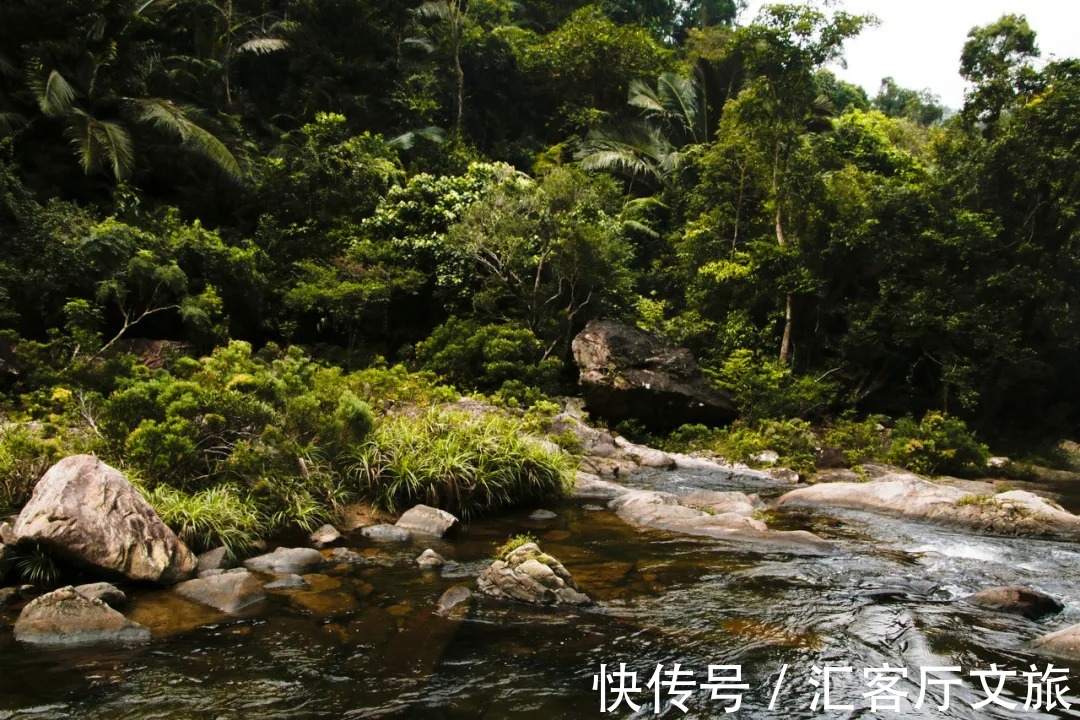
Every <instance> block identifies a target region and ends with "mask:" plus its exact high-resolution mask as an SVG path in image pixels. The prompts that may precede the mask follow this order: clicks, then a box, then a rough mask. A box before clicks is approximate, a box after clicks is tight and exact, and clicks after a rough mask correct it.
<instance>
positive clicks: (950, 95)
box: [742, 0, 1080, 109]
mask: <svg viewBox="0 0 1080 720" xmlns="http://www.w3.org/2000/svg"><path fill="white" fill-rule="evenodd" d="M788 1H792V0H788ZM794 1H795V2H797V1H798V0H794ZM773 2H775V0H773ZM765 4H771V3H770V2H768V1H767V0H766V1H763V0H750V7H749V8H748V9H747V10H746V11H745V12H744V13H743V16H742V20H743V22H744V23H745V22H748V21H749V20H752V19H753V18H754V16H755V15H757V11H758V9H759V8H760V7H761V6H762V5H765ZM841 7H843V9H844V10H846V11H848V12H852V13H871V14H873V15H876V16H877V17H878V18H879V19H880V20H881V25H880V26H878V27H876V28H871V29H868V30H864V31H863V34H862V35H860V36H859V37H858V38H856V39H855V40H852V41H850V42H848V43H847V45H846V52H845V57H846V58H847V63H848V67H847V69H846V70H844V69H842V68H833V69H834V71H835V72H836V74H837V75H838V76H839V77H841V78H843V79H844V80H847V81H848V82H853V83H857V84H859V85H862V86H863V87H864V88H866V92H867V93H869V95H870V97H874V95H876V94H877V90H878V86H879V85H880V83H881V79H882V78H883V77H886V76H890V75H891V76H892V77H894V78H895V79H896V81H897V82H898V83H899V84H900V85H901V86H903V87H908V88H912V89H915V90H922V89H923V88H929V89H930V90H931V91H932V92H934V93H935V94H937V95H938V96H939V97H940V98H941V100H942V102H943V103H944V104H945V105H946V106H948V107H951V108H954V109H958V108H959V107H960V106H961V104H963V100H964V88H965V85H966V83H965V82H964V79H963V78H962V77H960V73H959V68H960V51H961V50H962V49H963V47H964V42H965V40H966V39H967V34H968V31H969V30H971V28H972V27H974V26H976V25H986V24H988V23H991V22H993V21H994V20H996V19H998V18H999V17H1001V16H1002V15H1003V14H1005V13H1016V14H1022V15H1026V16H1027V19H1028V23H1030V25H1031V27H1032V29H1034V30H1035V32H1036V33H1038V44H1039V48H1040V49H1041V50H1042V59H1043V60H1044V61H1045V60H1046V59H1048V58H1050V57H1051V56H1053V55H1056V56H1057V57H1058V58H1064V57H1080V1H1078V0H843V2H842V5H841Z"/></svg>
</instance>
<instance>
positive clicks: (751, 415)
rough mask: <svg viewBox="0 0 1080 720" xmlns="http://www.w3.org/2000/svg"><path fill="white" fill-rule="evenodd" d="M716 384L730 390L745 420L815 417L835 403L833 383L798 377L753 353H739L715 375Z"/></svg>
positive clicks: (744, 351)
mask: <svg viewBox="0 0 1080 720" xmlns="http://www.w3.org/2000/svg"><path fill="white" fill-rule="evenodd" d="M716 380H717V382H718V383H719V384H720V385H721V386H723V387H724V388H726V389H728V390H729V391H731V393H732V394H733V395H734V396H735V403H736V405H738V408H739V415H740V417H742V418H744V419H746V420H750V421H753V420H757V419H759V418H790V417H813V416H815V415H821V414H822V413H824V412H825V411H826V410H827V409H828V407H829V406H830V405H831V404H832V402H833V399H834V395H835V388H834V386H833V385H831V384H830V383H828V382H826V381H824V380H819V379H814V378H811V377H806V376H801V377H800V376H797V375H794V374H793V373H792V372H791V369H790V368H789V367H787V366H786V365H784V364H782V363H780V362H778V361H776V360H773V359H771V358H766V357H762V356H761V355H758V354H755V353H754V352H753V351H751V350H736V351H735V352H733V353H732V354H731V355H729V356H728V358H727V359H726V360H725V361H724V363H723V364H722V365H721V367H720V369H719V371H718V372H717V373H716Z"/></svg>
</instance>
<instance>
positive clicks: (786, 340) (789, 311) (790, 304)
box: [772, 142, 795, 365]
mask: <svg viewBox="0 0 1080 720" xmlns="http://www.w3.org/2000/svg"><path fill="white" fill-rule="evenodd" d="M779 174H780V143H779V142H778V143H776V152H775V155H774V156H773V182H772V194H773V202H775V203H776V243H777V244H778V245H779V246H780V247H785V246H786V245H787V238H786V237H785V236H784V211H783V209H782V208H781V207H780V187H779ZM794 305H795V299H794V297H792V294H791V293H788V294H787V298H786V302H785V303H784V337H783V339H782V340H781V341H780V362H781V363H783V364H784V365H787V364H788V363H789V362H790V361H791V318H792V315H793V314H794Z"/></svg>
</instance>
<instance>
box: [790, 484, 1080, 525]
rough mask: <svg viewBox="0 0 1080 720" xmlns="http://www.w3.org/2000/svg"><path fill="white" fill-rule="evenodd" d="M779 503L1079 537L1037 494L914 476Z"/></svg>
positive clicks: (816, 489)
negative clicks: (978, 489)
mask: <svg viewBox="0 0 1080 720" xmlns="http://www.w3.org/2000/svg"><path fill="white" fill-rule="evenodd" d="M776 504H777V505H796V506H807V507H820V508H846V509H850V510H865V511H869V512H878V513H885V514H890V515H897V516H900V517H905V518H909V519H912V520H922V521H928V522H935V523H940V524H945V525H955V526H959V527H966V528H971V529H975V530H982V531H985V532H991V533H996V534H1001V535H1022V536H1053V537H1063V538H1069V539H1077V538H1080V517H1077V516H1076V515H1073V514H1072V513H1070V512H1067V511H1065V510H1063V509H1061V508H1060V507H1058V506H1057V505H1055V504H1053V503H1051V502H1049V501H1047V500H1046V499H1044V498H1042V497H1039V496H1038V495H1035V494H1034V493H1030V492H1027V491H1024V490H1011V491H1009V492H1004V493H998V494H996V495H995V494H990V493H986V494H979V493H971V492H967V491H965V490H963V489H961V488H957V487H952V486H950V485H944V484H941V483H934V482H930V481H929V480H926V479H924V478H921V477H919V476H917V475H912V474H910V473H901V472H892V473H889V474H886V475H882V476H881V477H879V478H877V479H876V480H873V481H871V482H865V483H846V482H838V483H823V484H818V485H812V486H810V487H805V488H799V489H797V490H792V491H791V492H789V493H787V494H786V495H784V496H783V497H781V498H780V499H779V500H777V502H776Z"/></svg>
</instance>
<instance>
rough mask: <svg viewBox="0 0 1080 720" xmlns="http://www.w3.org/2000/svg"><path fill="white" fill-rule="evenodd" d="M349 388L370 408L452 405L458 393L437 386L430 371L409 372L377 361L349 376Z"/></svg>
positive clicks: (437, 380) (449, 388)
mask: <svg viewBox="0 0 1080 720" xmlns="http://www.w3.org/2000/svg"><path fill="white" fill-rule="evenodd" d="M348 382H349V387H350V388H351V389H352V391H353V392H355V393H356V394H357V395H358V396H359V397H360V398H361V399H362V400H364V402H367V403H368V404H369V405H371V406H372V407H393V406H395V405H435V404H438V403H447V402H453V401H454V400H456V399H457V398H458V393H457V392H455V391H454V389H453V388H451V387H447V386H446V385H442V384H440V383H439V379H438V377H436V375H435V373H433V372H430V371H422V372H410V371H409V370H408V369H406V368H405V366H404V365H393V366H390V365H387V364H386V361H385V360H383V359H382V358H379V359H378V360H377V361H376V362H375V363H374V364H373V365H372V366H371V367H368V368H365V369H363V370H359V371H357V372H354V373H352V374H351V375H349V378H348Z"/></svg>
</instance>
